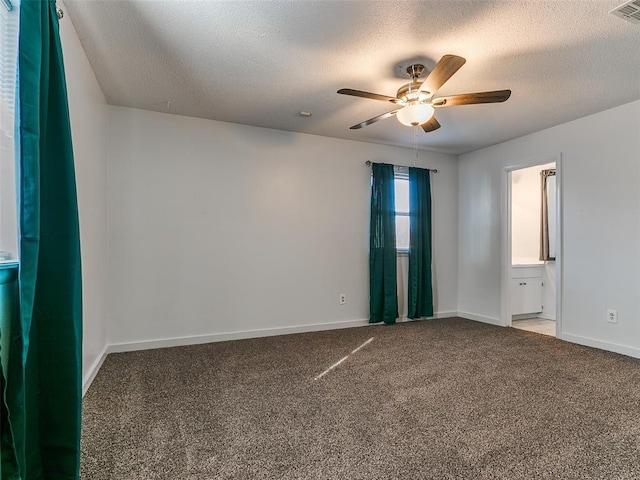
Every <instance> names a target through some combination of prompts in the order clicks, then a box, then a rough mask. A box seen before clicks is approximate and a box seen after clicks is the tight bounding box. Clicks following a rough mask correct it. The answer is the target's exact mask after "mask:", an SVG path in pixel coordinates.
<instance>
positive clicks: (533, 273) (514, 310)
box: [511, 265, 542, 315]
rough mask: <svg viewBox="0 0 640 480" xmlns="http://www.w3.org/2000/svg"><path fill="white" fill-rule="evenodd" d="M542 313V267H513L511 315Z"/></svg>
mask: <svg viewBox="0 0 640 480" xmlns="http://www.w3.org/2000/svg"><path fill="white" fill-rule="evenodd" d="M540 312H542V266H531V265H522V266H520V265H514V266H512V267H511V315H525V314H533V313H540Z"/></svg>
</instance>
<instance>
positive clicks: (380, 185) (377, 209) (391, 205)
mask: <svg viewBox="0 0 640 480" xmlns="http://www.w3.org/2000/svg"><path fill="white" fill-rule="evenodd" d="M372 169H373V182H372V186H371V226H370V232H369V307H370V309H369V312H370V313H369V315H370V316H369V323H377V322H385V323H395V321H396V318H398V287H397V285H398V281H397V268H398V267H397V264H396V214H395V189H394V183H393V165H388V164H386V163H374V164H373V165H372Z"/></svg>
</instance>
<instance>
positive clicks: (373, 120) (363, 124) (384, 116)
mask: <svg viewBox="0 0 640 480" xmlns="http://www.w3.org/2000/svg"><path fill="white" fill-rule="evenodd" d="M399 110H400V109H399V108H398V109H397V110H392V111H390V112H387V113H383V114H382V115H378V116H377V117H373V118H370V119H369V120H365V121H364V122H361V123H358V124H357V125H354V126H353V127H350V130H357V129H359V128H363V127H366V126H367V125H371V124H372V123H376V122H379V121H380V120H385V119H387V118H390V117H393V116H394V115H395V114H396V113H398V111H399Z"/></svg>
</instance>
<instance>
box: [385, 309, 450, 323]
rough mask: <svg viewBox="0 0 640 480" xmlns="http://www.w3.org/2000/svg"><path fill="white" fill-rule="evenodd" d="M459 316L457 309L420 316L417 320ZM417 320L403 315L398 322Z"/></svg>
mask: <svg viewBox="0 0 640 480" xmlns="http://www.w3.org/2000/svg"><path fill="white" fill-rule="evenodd" d="M457 316H458V312H457V311H455V310H454V311H452V312H436V313H435V314H434V315H433V317H425V318H419V319H417V320H431V319H433V318H451V317H457ZM415 321H416V320H414V319H412V318H409V317H406V316H402V317H400V318H399V319H398V322H415Z"/></svg>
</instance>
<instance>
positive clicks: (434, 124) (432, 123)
mask: <svg viewBox="0 0 640 480" xmlns="http://www.w3.org/2000/svg"><path fill="white" fill-rule="evenodd" d="M420 126H421V127H422V129H423V130H424V131H425V132H427V133H429V132H433V131H434V130H437V129H439V128H440V127H441V125H440V124H439V123H438V120H436V117H435V116H434V117H431V119H430V120H428V121H426V122H424V123H423V124H422V125H420Z"/></svg>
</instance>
